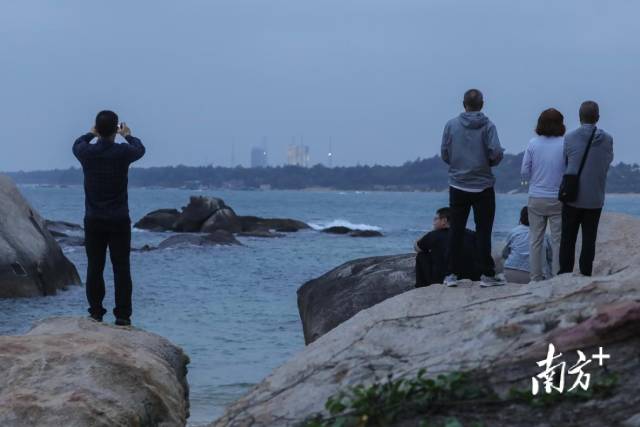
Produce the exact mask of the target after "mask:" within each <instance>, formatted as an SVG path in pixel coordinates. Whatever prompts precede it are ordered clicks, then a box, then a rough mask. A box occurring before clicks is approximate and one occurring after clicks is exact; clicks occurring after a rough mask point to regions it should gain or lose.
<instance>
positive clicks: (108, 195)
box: [73, 110, 145, 326]
mask: <svg viewBox="0 0 640 427" xmlns="http://www.w3.org/2000/svg"><path fill="white" fill-rule="evenodd" d="M117 134H120V135H121V136H122V137H124V139H125V140H126V142H127V143H126V144H119V143H116V140H115V139H116V135H117ZM94 138H97V140H96V141H95V142H92V141H93V139H94ZM144 153H145V148H144V146H143V145H142V142H140V140H139V139H138V138H135V137H133V136H131V129H129V127H128V126H127V125H126V124H125V123H122V124H120V125H118V115H117V114H116V113H114V112H113V111H106V110H105V111H101V112H99V113H98V115H97V116H96V122H95V126H94V127H93V129H92V130H91V132H89V133H87V134H85V135H82V136H81V137H80V138H78V139H77V140H76V141H75V143H74V144H73V154H74V155H75V156H76V158H77V159H78V160H79V161H80V163H81V164H82V171H83V173H84V193H85V218H84V225H85V248H86V252H87V259H88V264H87V281H86V291H87V300H88V302H89V314H90V316H91V318H93V319H94V320H97V321H99V322H101V321H102V317H103V316H104V314H105V313H106V312H107V311H106V310H105V309H104V307H103V306H102V301H103V300H104V295H105V284H104V277H103V271H104V266H105V262H106V256H107V248H109V255H110V258H111V264H112V266H113V276H114V288H115V302H116V306H115V308H114V310H113V314H114V316H115V318H116V322H115V323H116V325H120V326H128V325H130V324H131V292H132V283H131V269H130V265H129V256H130V252H131V219H130V217H129V202H128V194H127V186H128V174H129V165H130V164H131V163H133V162H135V161H136V160H138V159H140V158H141V157H142V156H144Z"/></svg>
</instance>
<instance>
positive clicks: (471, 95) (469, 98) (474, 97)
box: [462, 89, 484, 112]
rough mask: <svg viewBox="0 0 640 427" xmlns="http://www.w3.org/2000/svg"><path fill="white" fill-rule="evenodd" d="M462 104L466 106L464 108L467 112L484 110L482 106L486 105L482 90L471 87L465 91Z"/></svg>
mask: <svg viewBox="0 0 640 427" xmlns="http://www.w3.org/2000/svg"><path fill="white" fill-rule="evenodd" d="M462 105H463V106H464V110H465V111H467V112H470V111H480V110H482V106H483V105H484V100H483V99H482V92H480V91H479V90H478V89H469V90H468V91H466V92H465V93H464V98H463V100H462Z"/></svg>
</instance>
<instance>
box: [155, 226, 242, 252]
mask: <svg viewBox="0 0 640 427" xmlns="http://www.w3.org/2000/svg"><path fill="white" fill-rule="evenodd" d="M240 244H241V243H240V242H239V241H238V240H237V239H236V238H235V237H234V236H233V234H231V233H229V232H228V231H224V230H216V231H214V232H213V233H207V234H175V235H173V236H171V237H169V238H168V239H165V240H163V241H162V242H160V244H159V245H158V248H157V249H169V248H179V247H185V246H215V245H225V246H226V245H240ZM149 249H150V248H145V249H143V250H149Z"/></svg>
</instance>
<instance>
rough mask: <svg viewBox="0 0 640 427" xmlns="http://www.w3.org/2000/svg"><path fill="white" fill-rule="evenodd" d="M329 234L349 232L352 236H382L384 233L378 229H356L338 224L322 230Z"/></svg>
mask: <svg viewBox="0 0 640 427" xmlns="http://www.w3.org/2000/svg"><path fill="white" fill-rule="evenodd" d="M321 231H322V232H323V233H329V234H348V235H349V236H351V237H382V233H381V232H379V231H377V230H354V229H351V228H349V227H345V226H343V225H336V226H334V227H328V228H324V229H322V230H321Z"/></svg>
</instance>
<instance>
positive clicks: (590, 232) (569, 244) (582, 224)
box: [558, 204, 602, 276]
mask: <svg viewBox="0 0 640 427" xmlns="http://www.w3.org/2000/svg"><path fill="white" fill-rule="evenodd" d="M601 214H602V209H581V208H574V207H573V206H569V205H567V204H564V205H563V206H562V235H561V237H560V272H559V273H558V274H562V273H571V272H573V266H574V264H575V257H576V241H577V240H578V230H579V229H580V228H582V250H581V251H580V261H579V265H580V273H582V274H584V275H585V276H591V273H592V271H593V259H594V258H595V256H596V237H597V236H598V224H599V223H600V215H601Z"/></svg>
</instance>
